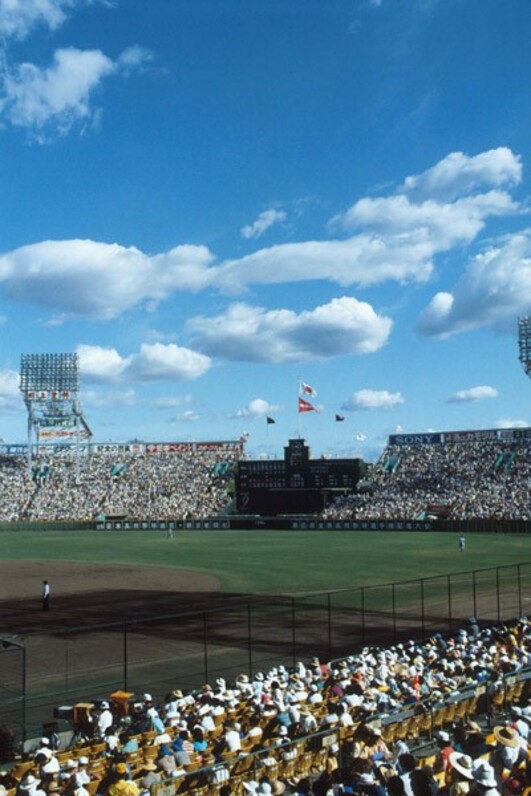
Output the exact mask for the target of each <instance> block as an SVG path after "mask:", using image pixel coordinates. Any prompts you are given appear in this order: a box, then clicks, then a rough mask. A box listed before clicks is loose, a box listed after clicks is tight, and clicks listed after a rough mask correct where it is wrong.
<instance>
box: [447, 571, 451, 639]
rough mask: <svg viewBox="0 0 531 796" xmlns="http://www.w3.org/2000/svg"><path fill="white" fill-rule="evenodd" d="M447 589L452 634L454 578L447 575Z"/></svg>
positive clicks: (449, 625) (449, 623) (449, 628)
mask: <svg viewBox="0 0 531 796" xmlns="http://www.w3.org/2000/svg"><path fill="white" fill-rule="evenodd" d="M446 578H447V589H448V630H449V631H450V633H451V632H452V577H451V575H447V576H446Z"/></svg>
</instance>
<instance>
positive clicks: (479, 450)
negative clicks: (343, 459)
mask: <svg viewBox="0 0 531 796" xmlns="http://www.w3.org/2000/svg"><path fill="white" fill-rule="evenodd" d="M530 453H531V444H530V441H529V440H522V441H521V442H514V441H512V442H510V443H509V442H506V443H503V442H501V441H495V442H494V441H491V440H481V441H467V442H466V443H463V442H454V443H445V444H415V445H388V446H387V447H386V449H385V450H384V452H383V454H382V456H381V457H380V459H379V460H378V462H377V463H376V464H375V465H374V468H373V471H372V479H371V484H370V488H369V490H368V491H367V492H365V493H363V494H351V495H346V496H342V497H339V498H337V499H336V500H335V501H334V502H333V503H332V504H331V505H330V506H328V508H327V509H326V510H325V512H324V517H325V518H327V519H332V518H334V519H360V520H372V519H393V520H395V519H401V520H413V519H419V518H424V516H426V515H427V514H429V513H430V508H431V510H432V511H435V512H437V511H438V510H443V511H444V513H445V516H446V517H448V518H451V519H456V520H465V519H479V518H483V519H506V520H529V519H531V504H530V500H529V495H530V494H531V455H530Z"/></svg>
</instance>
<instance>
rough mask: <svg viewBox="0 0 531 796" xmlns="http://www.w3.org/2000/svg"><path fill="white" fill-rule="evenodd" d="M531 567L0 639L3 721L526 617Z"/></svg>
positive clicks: (37, 720) (35, 718)
mask: <svg viewBox="0 0 531 796" xmlns="http://www.w3.org/2000/svg"><path fill="white" fill-rule="evenodd" d="M530 600H531V564H529V563H525V564H519V565H512V566H504V567H496V568H492V569H484V570H475V571H470V572H466V573H459V574H455V575H444V576H438V577H431V578H421V579H417V580H410V581H403V582H396V583H389V584H385V585H380V586H367V587H364V588H358V589H352V590H341V591H334V592H323V593H318V594H306V595H298V596H292V595H289V596H288V595H285V596H282V595H280V596H279V595H277V596H262V597H256V598H253V599H252V600H247V601H245V602H238V601H234V599H232V600H229V599H227V603H226V604H225V605H223V604H222V605H220V606H219V607H216V608H212V609H209V610H204V611H200V612H197V611H196V612H189V613H183V612H180V613H178V614H173V615H171V616H168V615H165V616H152V617H150V618H149V619H145V618H142V619H141V620H135V619H134V618H130V619H127V620H126V621H124V622H121V623H115V624H107V625H96V626H91V627H84V628H78V629H64V630H63V631H62V632H60V633H54V634H48V635H45V634H42V635H30V636H27V637H26V638H25V639H21V638H20V637H6V638H5V639H2V638H1V637H0V676H1V682H2V687H1V690H0V716H1V719H0V725H6V724H8V725H9V726H13V727H15V728H16V730H17V733H18V737H22V736H23V735H24V734H25V735H26V736H27V737H30V736H32V735H33V734H38V733H39V732H40V731H41V730H40V728H41V725H42V724H43V723H44V722H47V721H49V720H50V718H51V717H52V716H53V714H54V709H55V712H57V708H58V707H59V706H61V707H64V706H66V707H68V706H73V705H75V704H76V703H78V702H82V701H85V700H91V699H94V698H103V697H104V696H107V697H108V695H109V694H110V693H112V692H113V691H115V690H125V691H128V692H132V693H143V692H144V691H145V690H149V691H152V692H155V693H157V694H160V695H161V696H162V695H163V694H164V693H166V692H167V691H170V690H171V689H172V688H175V687H177V686H178V687H180V688H194V687H198V686H201V685H202V684H204V683H206V682H208V681H209V680H214V679H216V678H218V677H224V678H225V679H226V680H227V681H230V680H231V679H233V678H234V677H235V676H236V675H237V674H238V673H240V672H246V673H248V674H250V675H252V674H254V673H256V672H257V671H259V670H267V669H269V668H271V667H272V666H274V665H277V664H280V663H282V664H284V665H286V666H293V665H294V664H295V663H296V662H297V661H298V660H308V659H309V658H311V657H313V656H314V655H318V656H319V657H321V658H322V659H323V660H331V659H333V658H337V657H339V656H342V655H347V654H350V653H354V652H356V651H357V650H359V649H361V648H362V647H365V646H381V645H389V644H392V643H394V642H396V641H398V640H400V639H405V638H414V639H419V640H420V639H425V638H428V637H429V636H430V635H432V634H433V633H435V632H436V631H438V632H442V633H450V632H452V631H453V630H454V629H456V628H457V627H460V626H462V625H463V623H464V622H466V621H467V620H468V619H469V618H470V617H471V616H475V617H476V618H477V619H478V621H479V622H480V623H487V622H488V623H497V622H501V621H504V620H508V619H511V618H514V617H516V616H519V615H522V614H525V613H526V611H527V605H529V601H530Z"/></svg>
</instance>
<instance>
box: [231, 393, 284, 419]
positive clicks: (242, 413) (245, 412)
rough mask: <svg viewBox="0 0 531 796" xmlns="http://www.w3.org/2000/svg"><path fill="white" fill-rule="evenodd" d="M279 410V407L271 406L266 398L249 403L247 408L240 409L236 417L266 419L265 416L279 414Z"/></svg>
mask: <svg viewBox="0 0 531 796" xmlns="http://www.w3.org/2000/svg"><path fill="white" fill-rule="evenodd" d="M279 409H280V407H279V406H275V405H274V404H270V403H269V402H268V401H266V400H265V399H264V398H253V400H252V401H249V403H248V404H247V406H245V407H244V408H243V409H238V411H237V412H236V414H235V415H234V417H248V418H255V417H264V415H269V414H271V412H277V411H278V410H279Z"/></svg>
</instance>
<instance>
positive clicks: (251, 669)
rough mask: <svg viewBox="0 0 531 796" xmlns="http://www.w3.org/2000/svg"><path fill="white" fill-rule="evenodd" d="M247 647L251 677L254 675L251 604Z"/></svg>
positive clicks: (248, 606) (248, 612) (248, 604)
mask: <svg viewBox="0 0 531 796" xmlns="http://www.w3.org/2000/svg"><path fill="white" fill-rule="evenodd" d="M247 647H248V655H249V677H252V673H253V638H252V621H251V603H247Z"/></svg>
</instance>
